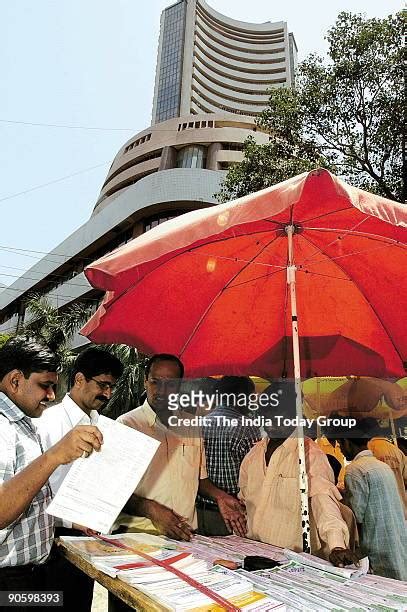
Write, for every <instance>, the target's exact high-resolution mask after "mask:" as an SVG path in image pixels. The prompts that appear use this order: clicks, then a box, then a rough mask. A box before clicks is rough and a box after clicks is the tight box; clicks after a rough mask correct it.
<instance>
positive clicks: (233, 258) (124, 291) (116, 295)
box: [95, 228, 285, 310]
mask: <svg viewBox="0 0 407 612" xmlns="http://www.w3.org/2000/svg"><path fill="white" fill-rule="evenodd" d="M278 230H281V231H283V230H282V229H281V228H277V229H276V230H274V231H278ZM267 231H268V230H267ZM264 233H266V232H265V230H264V229H263V230H260V231H254V232H251V233H250V234H247V236H249V235H250V236H253V235H255V234H264ZM277 237H278V236H275V237H274V238H273V240H272V241H271V242H269V243H268V244H267V245H265V248H266V247H268V246H270V244H271V243H272V242H274V240H276V238H277ZM235 238H236V236H226V237H224V238H218V239H216V236H215V237H214V239H213V240H212V241H211V242H208V243H207V244H208V245H209V244H220V243H221V242H226V241H228V240H233V239H235ZM202 246H203V245H197V246H194V247H190V248H186V249H185V250H184V251H181V252H180V253H177V254H175V255H173V256H172V257H169V258H168V259H166V260H165V261H164V262H162V263H160V264H159V265H158V266H157V267H156V268H154V269H153V270H150V271H149V272H148V273H147V274H145V275H144V276H143V277H142V278H137V279H136V280H135V281H133V282H131V283H130V285H129V286H128V287H126V288H125V289H124V290H123V291H121V292H120V293H117V294H115V296H114V297H113V299H112V300H111V301H110V302H109V303H108V304H106V305H105V308H106V310H108V309H109V308H110V307H111V306H113V304H114V303H115V302H117V300H118V299H120V298H121V297H123V296H124V295H126V294H127V293H128V292H129V291H131V290H132V289H134V287H135V286H136V285H137V284H138V283H140V282H141V281H142V280H144V279H145V278H147V277H148V276H149V275H150V274H152V273H153V272H156V271H157V270H158V269H159V268H160V267H161V266H163V265H165V264H167V263H168V262H169V261H172V260H173V259H176V258H177V257H179V256H181V255H184V254H185V253H193V252H194V251H195V250H197V249H199V248H201V247H202ZM205 246H206V245H205ZM198 255H199V253H198ZM205 255H206V257H218V255H209V254H208V253H206V254H205ZM222 257H223V256H222ZM230 259H232V260H235V261H240V260H238V259H237V258H236V257H231V258H230ZM241 261H245V260H241ZM248 263H251V262H250V261H249V262H248ZM257 265H266V264H257ZM268 265H269V266H272V265H273V264H268ZM274 265H275V264H274ZM276 267H277V266H276ZM281 268H282V269H285V266H281ZM95 288H96V289H97V288H99V287H95ZM100 289H101V290H102V291H103V288H100ZM105 293H106V290H105Z"/></svg>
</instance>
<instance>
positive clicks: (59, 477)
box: [35, 393, 99, 496]
mask: <svg viewBox="0 0 407 612" xmlns="http://www.w3.org/2000/svg"><path fill="white" fill-rule="evenodd" d="M98 416H99V415H98V412H97V411H96V410H92V411H91V413H90V417H89V416H88V415H87V414H86V412H84V411H83V410H82V408H79V406H78V404H76V403H75V402H74V401H73V399H72V398H71V397H70V395H69V394H68V393H67V394H66V395H65V397H64V399H63V400H62V402H60V403H59V404H54V405H53V406H50V407H49V408H47V409H46V410H44V412H43V414H42V416H41V417H40V418H39V419H36V421H35V424H36V426H37V430H38V433H39V434H40V436H41V441H42V445H43V448H44V451H46V450H48V449H49V448H51V446H54V444H56V443H57V442H59V441H60V439H61V438H63V437H64V435H65V434H67V433H68V432H69V431H71V429H73V428H74V427H75V426H76V425H95V424H96V423H97V420H98ZM71 465H72V463H67V464H66V465H60V466H59V467H58V468H57V469H56V470H55V471H54V472H53V473H52V474H51V476H50V478H49V482H50V485H51V490H52V493H53V496H55V494H56V492H57V491H58V489H59V487H60V486H61V483H62V481H63V479H64V478H65V476H66V475H67V473H68V472H69V470H70V467H71Z"/></svg>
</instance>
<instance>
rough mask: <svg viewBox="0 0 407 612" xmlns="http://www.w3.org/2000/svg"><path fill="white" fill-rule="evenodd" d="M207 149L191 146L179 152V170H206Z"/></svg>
mask: <svg viewBox="0 0 407 612" xmlns="http://www.w3.org/2000/svg"><path fill="white" fill-rule="evenodd" d="M205 164H206V147H203V146H200V145H191V146H188V147H184V148H182V149H180V150H179V151H178V155H177V168H205Z"/></svg>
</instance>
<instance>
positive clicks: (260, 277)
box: [225, 259, 287, 289]
mask: <svg viewBox="0 0 407 612" xmlns="http://www.w3.org/2000/svg"><path fill="white" fill-rule="evenodd" d="M239 261H244V260H240V259H239ZM249 263H250V262H249ZM253 265H254V266H260V265H267V264H257V263H253ZM283 270H287V267H284V268H283V267H282V266H281V268H280V270H273V272H269V273H268V274H261V275H260V276H255V277H254V278H250V279H249V280H247V281H242V282H241V283H236V284H235V285H233V286H232V287H230V286H229V287H228V289H230V288H232V289H234V288H235V287H242V286H243V285H248V284H249V283H252V282H253V281H256V280H261V279H262V278H269V277H270V276H274V274H278V272H282V271H283ZM232 280H233V279H232ZM225 289H226V287H225Z"/></svg>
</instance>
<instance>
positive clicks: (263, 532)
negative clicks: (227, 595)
mask: <svg viewBox="0 0 407 612" xmlns="http://www.w3.org/2000/svg"><path fill="white" fill-rule="evenodd" d="M279 387H280V390H281V400H280V409H279V410H278V413H279V414H284V417H289V418H291V419H292V418H294V417H295V391H294V389H293V385H291V384H288V383H285V382H284V381H283V382H282V383H280V384H279ZM276 410H277V409H276ZM276 415H277V412H276V413H275V416H276ZM269 416H270V415H269ZM274 418H275V417H274ZM265 429H266V432H267V434H268V436H269V437H268V438H265V439H263V440H261V441H260V442H258V443H257V444H256V445H255V446H254V447H253V448H252V450H251V451H250V452H249V453H248V454H247V455H246V457H245V458H244V460H243V462H242V465H241V468H240V477H239V487H240V493H239V498H240V499H241V500H242V501H243V502H244V503H245V506H246V512H247V530H248V533H247V536H248V537H249V538H253V539H255V540H260V541H262V542H266V543H268V544H274V545H276V546H281V547H284V548H290V549H291V550H295V551H298V552H300V551H302V550H303V538H302V526H301V503H300V488H299V474H298V439H297V437H296V430H295V428H294V427H289V428H287V427H278V426H277V425H276V426H275V427H272V428H269V427H265ZM304 443H305V460H306V467H307V475H308V496H309V509H310V528H311V534H310V535H311V552H312V553H313V554H315V555H319V556H323V557H325V558H327V559H329V560H330V561H331V563H333V564H334V565H346V564H348V563H354V562H357V557H356V556H355V554H354V553H353V552H351V551H350V550H349V539H350V538H349V529H348V526H347V523H346V522H345V520H344V519H343V518H342V514H341V509H340V505H339V500H340V499H341V495H340V493H339V491H338V489H337V488H336V486H335V482H334V477H333V472H332V469H331V467H330V466H329V463H328V460H327V458H326V456H325V454H324V453H323V452H322V451H321V450H320V449H319V448H318V446H317V445H316V444H315V443H314V442H313V441H312V440H311V439H310V438H304Z"/></svg>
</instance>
